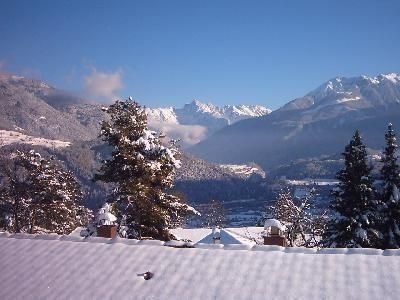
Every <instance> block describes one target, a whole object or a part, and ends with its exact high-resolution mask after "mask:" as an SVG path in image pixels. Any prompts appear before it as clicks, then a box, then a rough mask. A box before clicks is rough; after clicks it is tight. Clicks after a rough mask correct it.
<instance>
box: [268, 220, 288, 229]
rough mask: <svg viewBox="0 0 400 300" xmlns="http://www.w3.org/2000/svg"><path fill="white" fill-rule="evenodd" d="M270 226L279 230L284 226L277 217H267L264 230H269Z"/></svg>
mask: <svg viewBox="0 0 400 300" xmlns="http://www.w3.org/2000/svg"><path fill="white" fill-rule="evenodd" d="M271 227H276V228H278V229H279V230H281V231H285V230H286V227H285V225H283V224H282V223H281V222H280V221H279V220H277V219H267V220H265V223H264V230H269V229H270V228H271Z"/></svg>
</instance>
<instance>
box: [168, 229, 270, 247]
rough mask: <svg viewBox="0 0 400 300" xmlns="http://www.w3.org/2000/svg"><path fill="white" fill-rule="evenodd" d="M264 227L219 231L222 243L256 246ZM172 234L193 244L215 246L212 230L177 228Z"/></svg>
mask: <svg viewBox="0 0 400 300" xmlns="http://www.w3.org/2000/svg"><path fill="white" fill-rule="evenodd" d="M262 231H263V228H262V227H241V228H221V229H220V230H219V236H220V243H221V244H224V245H229V244H243V245H254V244H255V242H254V240H255V239H257V240H258V239H259V237H260V236H261V235H260V234H261V232H262ZM171 233H172V234H173V235H175V236H176V237H177V238H178V239H185V240H190V241H192V242H193V243H204V244H213V243H214V234H213V230H212V229H211V228H176V229H171Z"/></svg>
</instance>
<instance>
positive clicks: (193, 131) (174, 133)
mask: <svg viewBox="0 0 400 300" xmlns="http://www.w3.org/2000/svg"><path fill="white" fill-rule="evenodd" d="M149 126H150V127H151V128H153V129H156V130H159V131H162V132H163V133H164V134H165V135H166V136H167V138H169V139H180V140H181V145H182V146H183V147H187V146H191V145H194V144H196V143H198V142H200V141H202V140H204V139H205V137H206V136H207V128H206V127H204V126H200V125H181V124H172V123H162V122H157V121H154V120H151V119H149Z"/></svg>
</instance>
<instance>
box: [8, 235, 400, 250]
mask: <svg viewBox="0 0 400 300" xmlns="http://www.w3.org/2000/svg"><path fill="white" fill-rule="evenodd" d="M1 238H14V239H26V240H54V241H67V242H86V243H103V244H125V245H138V246H139V245H144V246H167V247H175V248H198V249H208V250H215V249H218V250H219V249H221V250H246V251H263V252H282V253H295V254H324V255H327V254H347V255H351V254H359V255H382V256H400V249H386V250H381V249H375V248H322V249H315V248H304V247H281V246H271V245H253V246H252V245H246V244H227V245H223V244H205V243H191V242H182V241H167V242H164V241H159V240H136V239H125V238H120V237H117V238H113V239H111V238H103V237H88V238H84V237H77V236H71V235H58V234H55V233H51V234H29V233H14V234H10V233H9V232H1V231H0V240H1Z"/></svg>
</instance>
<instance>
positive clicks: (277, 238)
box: [263, 219, 287, 247]
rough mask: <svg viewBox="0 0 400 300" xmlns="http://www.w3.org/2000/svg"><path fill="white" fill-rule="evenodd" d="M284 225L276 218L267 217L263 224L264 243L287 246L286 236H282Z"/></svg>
mask: <svg viewBox="0 0 400 300" xmlns="http://www.w3.org/2000/svg"><path fill="white" fill-rule="evenodd" d="M285 230H286V227H285V226H284V225H283V224H282V223H281V222H279V221H278V220H276V219H268V220H266V221H265V224H264V234H263V236H264V245H276V246H282V247H286V246H287V241H286V238H285V237H284V236H283V233H284V231H285Z"/></svg>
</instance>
